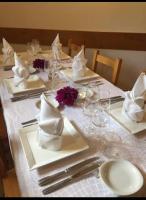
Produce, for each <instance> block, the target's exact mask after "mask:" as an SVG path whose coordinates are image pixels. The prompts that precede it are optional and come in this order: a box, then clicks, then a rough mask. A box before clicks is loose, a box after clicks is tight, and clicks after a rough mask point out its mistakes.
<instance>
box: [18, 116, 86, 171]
mask: <svg viewBox="0 0 146 200" xmlns="http://www.w3.org/2000/svg"><path fill="white" fill-rule="evenodd" d="M37 128H38V125H32V126H28V127H25V128H22V129H19V137H20V141H21V144H22V147H23V150H24V154H25V157H26V160H27V163H28V166H29V169H30V170H33V169H36V168H39V167H41V166H44V165H47V164H50V163H53V162H55V161H58V160H61V159H63V158H68V157H69V156H71V155H74V154H76V153H79V152H82V151H84V150H86V149H88V148H89V146H88V144H87V143H86V141H85V139H84V138H83V137H82V135H81V133H79V132H78V131H77V129H76V128H75V127H74V126H73V125H72V124H71V122H70V121H69V120H68V119H67V118H64V130H63V133H62V136H63V144H62V149H61V150H60V151H49V150H47V149H43V148H41V147H40V146H39V145H38V143H37Z"/></svg>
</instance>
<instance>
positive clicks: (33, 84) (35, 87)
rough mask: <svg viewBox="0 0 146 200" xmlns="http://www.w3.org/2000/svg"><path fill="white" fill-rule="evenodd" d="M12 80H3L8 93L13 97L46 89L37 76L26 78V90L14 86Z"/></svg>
mask: <svg viewBox="0 0 146 200" xmlns="http://www.w3.org/2000/svg"><path fill="white" fill-rule="evenodd" d="M13 81H14V79H13V78H11V79H4V82H5V83H6V85H7V88H8V91H9V93H11V94H13V95H17V94H22V93H27V92H32V91H41V90H42V91H43V90H45V89H46V86H45V84H44V82H43V81H42V80H41V79H40V78H38V76H37V75H30V77H29V78H28V88H27V89H21V88H19V87H16V86H14V82H13Z"/></svg>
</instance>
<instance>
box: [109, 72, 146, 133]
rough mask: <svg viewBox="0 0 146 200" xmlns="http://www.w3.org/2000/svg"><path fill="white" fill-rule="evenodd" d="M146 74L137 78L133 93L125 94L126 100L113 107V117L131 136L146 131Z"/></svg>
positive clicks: (127, 92)
mask: <svg viewBox="0 0 146 200" xmlns="http://www.w3.org/2000/svg"><path fill="white" fill-rule="evenodd" d="M145 78H146V75H145V73H141V74H140V75H139V77H138V78H137V80H136V82H135V84H134V86H133V88H132V90H131V91H126V92H124V96H125V97H124V99H123V101H121V102H118V103H116V104H114V105H112V106H111V113H110V114H111V116H112V117H113V118H114V119H115V120H116V121H117V122H119V124H121V125H122V126H123V127H124V128H125V129H126V130H128V132H129V133H130V134H136V133H139V132H141V131H143V130H145V129H146V111H145V84H144V82H145Z"/></svg>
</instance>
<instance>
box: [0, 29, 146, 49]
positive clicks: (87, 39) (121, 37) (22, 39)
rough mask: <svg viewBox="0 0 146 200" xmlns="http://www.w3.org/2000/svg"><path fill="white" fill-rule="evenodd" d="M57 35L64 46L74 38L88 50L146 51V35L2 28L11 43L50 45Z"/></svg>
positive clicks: (3, 35)
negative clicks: (35, 40) (35, 42)
mask: <svg viewBox="0 0 146 200" xmlns="http://www.w3.org/2000/svg"><path fill="white" fill-rule="evenodd" d="M57 33H59V34H60V40H61V42H62V44H63V45H64V46H66V45H67V41H68V39H69V38H72V39H73V41H75V42H77V43H78V44H83V43H84V44H85V46H86V47H87V48H100V49H120V50H137V51H146V33H124V32H89V31H68V30H47V29H26V28H2V27H1V28H0V38H1V39H2V38H3V37H4V38H6V40H8V41H9V42H10V43H18V44H19V43H22V44H26V43H27V42H30V41H31V40H32V39H33V38H36V39H38V40H39V41H40V44H41V45H50V44H51V43H52V41H53V40H54V38H55V36H56V34H57Z"/></svg>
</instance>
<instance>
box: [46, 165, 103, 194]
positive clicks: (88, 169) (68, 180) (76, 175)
mask: <svg viewBox="0 0 146 200" xmlns="http://www.w3.org/2000/svg"><path fill="white" fill-rule="evenodd" d="M99 166H100V164H99V163H98V162H95V163H93V164H92V165H90V166H88V165H87V167H85V168H83V169H80V170H79V171H78V172H76V173H74V174H73V175H71V176H70V177H68V178H66V179H64V180H62V181H60V182H57V183H55V184H53V185H51V186H49V187H47V188H45V189H44V190H42V193H43V194H44V195H46V194H49V193H51V192H54V191H55V190H57V189H61V188H62V187H64V186H66V185H68V184H70V183H72V182H74V180H76V179H78V178H80V177H82V176H84V175H87V174H89V173H91V172H93V171H95V170H96V169H97V168H98V167H99Z"/></svg>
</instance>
